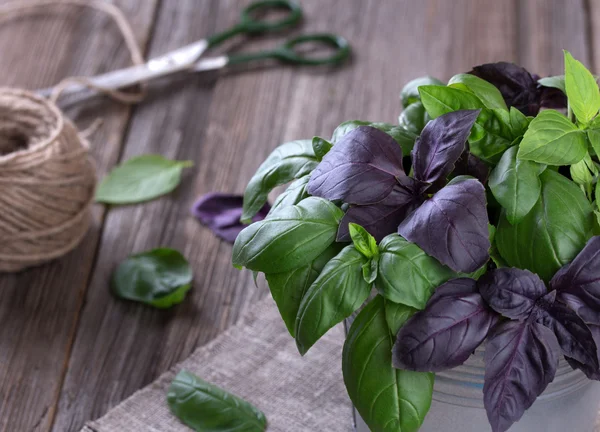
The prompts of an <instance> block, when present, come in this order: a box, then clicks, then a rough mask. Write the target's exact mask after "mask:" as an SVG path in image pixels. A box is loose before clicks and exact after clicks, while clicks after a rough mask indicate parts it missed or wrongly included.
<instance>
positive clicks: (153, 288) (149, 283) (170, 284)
mask: <svg viewBox="0 0 600 432" xmlns="http://www.w3.org/2000/svg"><path fill="white" fill-rule="evenodd" d="M192 277H193V276H192V269H191V268H190V265H189V264H188V262H187V260H186V259H185V258H184V256H183V255H181V253H179V252H178V251H176V250H174V249H168V248H159V249H153V250H150V251H148V252H144V253H141V254H137V255H132V256H130V257H129V258H127V259H126V260H125V261H123V262H122V263H121V264H119V266H118V267H117V269H116V271H115V272H114V274H113V277H112V284H111V288H112V291H113V293H114V294H115V295H116V296H118V297H121V298H124V299H127V300H134V301H138V302H142V303H146V304H148V305H151V306H154V307H157V308H163V309H164V308H168V307H171V306H173V305H175V304H179V303H181V302H182V301H183V299H184V297H185V294H186V293H187V292H188V291H189V290H190V288H191V282H192Z"/></svg>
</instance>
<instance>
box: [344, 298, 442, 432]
mask: <svg viewBox="0 0 600 432" xmlns="http://www.w3.org/2000/svg"><path fill="white" fill-rule="evenodd" d="M393 344H394V337H393V335H392V333H391V332H390V329H389V328H388V324H387V322H386V313H385V307H384V300H383V298H382V297H381V296H377V297H375V298H374V299H373V300H371V301H370V302H369V303H368V304H367V305H366V306H365V307H364V308H363V310H361V311H360V313H359V314H358V316H357V317H356V319H355V320H354V322H353V323H352V326H351V327H350V330H349V331H348V336H347V337H346V342H345V343H344V351H343V354H342V372H343V375H344V383H345V384H346V389H347V390H348V395H349V396H350V399H351V400H352V403H353V404H354V406H355V407H356V409H357V410H358V412H359V413H360V415H361V417H362V418H363V420H364V421H365V423H366V424H367V425H368V426H369V429H370V430H371V431H373V432H387V431H402V432H417V431H418V430H419V428H420V427H421V425H422V423H423V420H424V418H425V416H426V415H427V412H428V411H429V408H430V406H431V395H432V392H433V381H434V377H435V376H434V375H433V374H432V373H424V372H413V371H406V370H401V369H395V368H393V367H392V346H393Z"/></svg>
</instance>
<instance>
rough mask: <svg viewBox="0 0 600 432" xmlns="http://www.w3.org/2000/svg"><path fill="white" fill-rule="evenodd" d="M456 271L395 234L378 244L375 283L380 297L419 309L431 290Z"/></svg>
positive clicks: (453, 275) (431, 292) (427, 298)
mask: <svg viewBox="0 0 600 432" xmlns="http://www.w3.org/2000/svg"><path fill="white" fill-rule="evenodd" d="M456 276H457V275H456V273H454V272H453V271H452V270H450V269H449V268H448V267H446V266H444V265H442V264H441V263H440V262H439V261H438V260H436V259H435V258H433V257H430V256H429V255H427V254H426V253H425V252H424V251H423V250H422V249H421V248H419V246H417V245H416V244H414V243H410V242H408V241H407V240H405V239H404V238H402V237H400V236H399V235H398V234H390V235H388V236H387V237H385V238H384V239H383V240H382V241H381V243H380V244H379V273H378V277H377V280H376V282H375V286H376V287H377V290H378V291H379V292H380V293H381V295H382V296H383V297H385V298H386V299H387V300H390V301H392V302H394V303H401V304H405V305H407V306H411V307H414V308H416V309H423V308H424V307H425V304H426V303H427V300H429V297H431V294H433V291H434V290H435V289H436V288H437V287H438V286H439V285H441V284H442V283H444V282H446V281H447V280H449V279H452V278H453V277H456Z"/></svg>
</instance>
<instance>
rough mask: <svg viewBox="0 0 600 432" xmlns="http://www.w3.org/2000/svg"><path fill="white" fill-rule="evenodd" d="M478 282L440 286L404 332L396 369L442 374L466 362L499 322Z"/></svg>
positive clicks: (395, 359) (395, 354) (397, 349)
mask: <svg viewBox="0 0 600 432" xmlns="http://www.w3.org/2000/svg"><path fill="white" fill-rule="evenodd" d="M476 284H477V282H476V281H475V280H474V279H469V278H458V279H452V280H450V281H448V282H446V283H444V284H443V285H441V286H439V287H438V288H437V290H436V291H435V293H434V294H433V296H431V298H430V299H429V302H428V303H427V306H426V307H425V309H424V310H422V311H420V312H417V313H416V314H415V315H413V316H412V317H411V318H410V319H409V320H408V321H407V322H406V323H405V324H404V326H403V327H402V328H401V329H400V331H399V332H398V336H397V339H396V343H395V345H394V349H393V351H392V362H393V365H394V367H396V368H400V369H408V370H414V371H422V372H438V371H442V370H445V369H450V368H453V367H456V366H459V365H461V364H462V363H464V361H465V360H467V359H468V358H469V356H470V355H471V353H472V352H473V350H475V348H477V347H478V346H479V345H480V344H481V342H483V340H484V339H485V337H486V335H487V334H488V330H489V329H490V327H492V326H493V324H494V323H495V322H496V319H497V315H496V314H495V313H494V312H493V311H492V310H491V309H490V308H489V307H488V306H487V304H486V303H485V302H484V301H483V298H482V297H481V295H480V294H479V292H478V291H477V286H476Z"/></svg>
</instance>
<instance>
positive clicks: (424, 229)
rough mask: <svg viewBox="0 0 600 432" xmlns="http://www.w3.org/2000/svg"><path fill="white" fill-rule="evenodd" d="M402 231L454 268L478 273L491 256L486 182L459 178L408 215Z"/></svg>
mask: <svg viewBox="0 0 600 432" xmlns="http://www.w3.org/2000/svg"><path fill="white" fill-rule="evenodd" d="M398 234H400V235H401V236H402V237H404V238H405V239H406V240H408V241H410V242H413V243H416V244H417V245H418V246H419V247H420V248H421V249H423V250H424V251H425V252H426V253H427V254H428V255H431V256H432V257H434V258H437V260H438V261H440V262H441V263H442V264H445V265H447V266H448V267H450V268H451V269H452V270H454V271H457V272H463V273H471V272H474V271H475V270H477V269H478V268H480V267H481V266H482V265H483V264H485V263H486V262H487V261H488V259H489V257H490V256H489V249H490V239H489V237H488V236H489V232H488V215H487V210H486V199H485V189H484V187H483V185H482V184H481V183H479V182H478V181H477V180H475V179H470V178H466V177H456V178H455V179H453V180H452V181H451V182H450V183H448V185H447V186H445V187H444V188H443V189H441V190H440V191H439V192H437V193H436V194H435V195H434V196H433V197H432V198H431V199H429V200H427V201H425V202H424V203H423V204H422V205H421V206H420V207H419V208H417V209H416V210H415V211H414V212H412V213H411V214H410V215H408V216H407V217H406V219H404V221H403V222H402V223H401V224H400V226H399V227H398Z"/></svg>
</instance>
